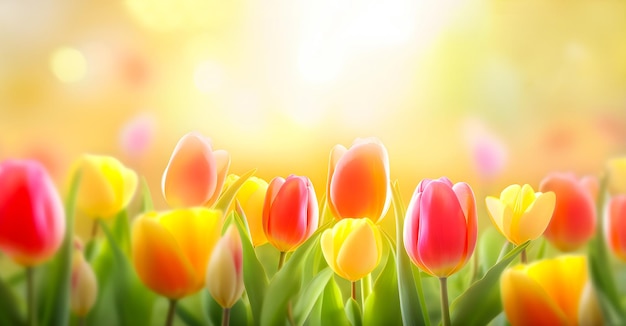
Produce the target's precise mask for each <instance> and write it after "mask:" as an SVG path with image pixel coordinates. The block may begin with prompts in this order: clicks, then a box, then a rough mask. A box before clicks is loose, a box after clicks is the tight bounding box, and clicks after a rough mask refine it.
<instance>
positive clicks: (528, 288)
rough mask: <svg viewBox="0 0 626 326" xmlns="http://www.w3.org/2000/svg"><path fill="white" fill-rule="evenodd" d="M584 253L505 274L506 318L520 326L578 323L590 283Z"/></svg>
mask: <svg viewBox="0 0 626 326" xmlns="http://www.w3.org/2000/svg"><path fill="white" fill-rule="evenodd" d="M587 278H588V276H587V263H586V259H585V257H584V256H561V257H558V258H555V259H547V260H542V261H538V262H535V263H532V264H530V265H517V266H515V267H512V268H509V269H507V270H505V271H504V272H503V273H502V276H501V278H500V290H501V295H502V304H503V307H504V312H505V314H506V317H507V319H508V320H509V322H510V323H511V325H513V326H517V325H533V326H534V325H550V326H558V325H577V322H578V309H579V302H580V299H581V295H582V293H583V288H584V286H585V284H586V282H587Z"/></svg>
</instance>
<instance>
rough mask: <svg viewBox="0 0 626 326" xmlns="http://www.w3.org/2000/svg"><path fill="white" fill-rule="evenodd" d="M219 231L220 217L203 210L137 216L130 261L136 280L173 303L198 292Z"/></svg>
mask: <svg viewBox="0 0 626 326" xmlns="http://www.w3.org/2000/svg"><path fill="white" fill-rule="evenodd" d="M221 227H222V222H221V213H220V212H219V211H217V210H211V209H208V208H204V207H196V208H190V209H176V210H172V211H168V212H161V213H159V212H150V213H146V214H144V215H142V216H140V217H139V218H138V219H137V220H135V222H134V223H133V227H132V258H133V264H134V266H135V269H136V270H137V274H138V275H139V278H140V279H141V280H142V282H143V283H144V284H145V285H146V286H147V287H148V288H150V289H151V290H152V291H154V292H156V293H158V294H161V295H163V296H165V297H167V298H170V299H173V300H176V299H179V298H182V297H185V296H187V295H190V294H193V293H195V292H197V291H198V290H200V289H202V288H203V287H204V282H205V275H206V267H207V264H208V262H209V259H210V257H211V252H212V250H213V248H214V247H215V244H216V243H217V240H218V239H219V238H220V231H221Z"/></svg>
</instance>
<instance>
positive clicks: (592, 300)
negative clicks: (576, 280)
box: [578, 281, 606, 326]
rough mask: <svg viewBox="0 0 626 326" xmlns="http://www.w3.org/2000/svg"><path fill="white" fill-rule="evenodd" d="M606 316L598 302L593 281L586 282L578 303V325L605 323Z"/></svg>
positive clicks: (587, 325)
mask: <svg viewBox="0 0 626 326" xmlns="http://www.w3.org/2000/svg"><path fill="white" fill-rule="evenodd" d="M604 324H606V323H605V322H604V316H603V315H602V309H601V308H600V303H599V302H598V297H597V295H596V291H595V289H594V287H593V284H592V282H591V281H587V283H585V287H584V288H583V293H582V294H581V295H580V302H579V304H578V325H580V326H594V325H604Z"/></svg>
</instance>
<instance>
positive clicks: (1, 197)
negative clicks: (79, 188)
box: [0, 160, 65, 267]
mask: <svg viewBox="0 0 626 326" xmlns="http://www.w3.org/2000/svg"><path fill="white" fill-rule="evenodd" d="M64 234H65V211H64V210H63V204H62V202H61V197H60V196H59V193H58V192H57V190H56V188H55V186H54V184H53V183H52V180H51V178H50V176H49V175H48V173H47V172H46V170H45V169H44V167H43V166H42V165H41V164H40V163H39V162H37V161H31V160H7V161H4V162H3V163H0V250H2V251H4V252H5V253H6V254H7V255H8V256H10V257H12V258H13V259H14V260H15V261H16V262H17V263H19V264H21V265H23V266H27V267H29V266H34V265H37V264H39V263H41V262H43V261H45V260H47V259H49V258H50V257H51V256H52V255H53V254H54V253H55V252H56V251H57V249H58V248H59V246H60V245H61V242H62V240H63V236H64Z"/></svg>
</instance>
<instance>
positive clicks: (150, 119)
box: [119, 113, 156, 156]
mask: <svg viewBox="0 0 626 326" xmlns="http://www.w3.org/2000/svg"><path fill="white" fill-rule="evenodd" d="M155 130H156V118H155V117H154V116H152V115H150V114H147V113H142V114H139V115H137V116H135V117H133V118H131V119H130V120H128V121H127V122H126V123H125V124H124V126H122V129H121V130H120V136H119V137H120V138H119V139H120V145H121V147H122V150H123V151H124V152H125V153H126V154H128V155H131V156H140V155H142V154H143V153H145V152H146V150H148V148H149V147H150V145H152V142H153V140H154V134H155Z"/></svg>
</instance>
